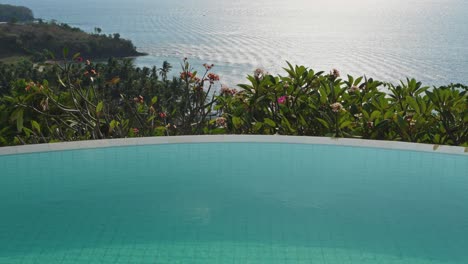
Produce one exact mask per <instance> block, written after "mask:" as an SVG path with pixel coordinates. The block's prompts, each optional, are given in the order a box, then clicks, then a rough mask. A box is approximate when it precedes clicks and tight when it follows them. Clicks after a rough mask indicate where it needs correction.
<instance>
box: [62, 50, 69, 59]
mask: <svg viewBox="0 0 468 264" xmlns="http://www.w3.org/2000/svg"><path fill="white" fill-rule="evenodd" d="M62 53H63V58H64V59H66V58H67V57H68V47H64V48H63V50H62Z"/></svg>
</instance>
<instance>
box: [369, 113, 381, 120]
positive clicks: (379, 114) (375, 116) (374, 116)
mask: <svg viewBox="0 0 468 264" xmlns="http://www.w3.org/2000/svg"><path fill="white" fill-rule="evenodd" d="M381 115H382V114H381V113H380V111H378V110H375V111H374V112H372V114H371V116H370V120H371V121H373V120H376V119H377V118H379V117H380V116H381Z"/></svg>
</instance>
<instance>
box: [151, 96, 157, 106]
mask: <svg viewBox="0 0 468 264" xmlns="http://www.w3.org/2000/svg"><path fill="white" fill-rule="evenodd" d="M156 102H158V97H157V96H155V97H153V98H152V99H151V104H155V103H156Z"/></svg>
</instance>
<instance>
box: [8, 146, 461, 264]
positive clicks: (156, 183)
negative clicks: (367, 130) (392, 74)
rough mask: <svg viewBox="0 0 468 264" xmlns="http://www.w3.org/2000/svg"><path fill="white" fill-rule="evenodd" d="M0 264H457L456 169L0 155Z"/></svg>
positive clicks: (457, 164) (186, 153) (269, 155)
mask: <svg viewBox="0 0 468 264" xmlns="http://www.w3.org/2000/svg"><path fill="white" fill-rule="evenodd" d="M0 168H1V171H0V174H1V176H0V263H1V264H20V263H21V264H59V263H60V264H98V263H99V264H111V263H112V264H114V263H116V264H123V263H132V264H156V263H204V264H206V263H254V264H257V263H319V264H321V263H323V264H365V263H372V264H387V263H388V264H390V263H391V264H397V263H401V264H403V263H404V264H410V263H411V264H423V263H424V264H426V263H433V264H439V263H447V264H466V263H468V158H467V156H466V155H448V154H437V153H429V152H415V151H399V150H385V149H374V148H359V147H344V146H323V145H301V144H276V143H275V144H273V143H255V144H252V143H249V144H247V143H203V144H166V145H147V146H131V147H111V148H101V149H81V150H70V151H61V152H44V153H31V154H21V155H9V156H0Z"/></svg>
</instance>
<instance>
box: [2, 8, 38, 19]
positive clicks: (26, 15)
mask: <svg viewBox="0 0 468 264" xmlns="http://www.w3.org/2000/svg"><path fill="white" fill-rule="evenodd" d="M32 20H34V16H33V13H32V11H31V9H29V8H27V7H24V6H13V5H5V4H0V22H13V21H14V22H15V23H16V22H24V21H32Z"/></svg>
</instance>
